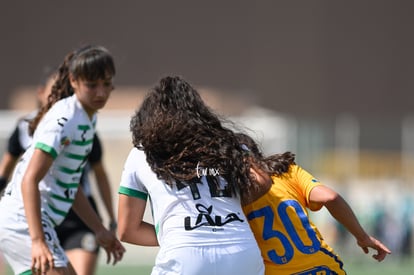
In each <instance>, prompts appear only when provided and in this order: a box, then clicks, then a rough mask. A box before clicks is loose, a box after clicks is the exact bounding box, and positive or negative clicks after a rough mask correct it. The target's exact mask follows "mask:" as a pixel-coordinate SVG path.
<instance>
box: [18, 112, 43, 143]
mask: <svg viewBox="0 0 414 275" xmlns="http://www.w3.org/2000/svg"><path fill="white" fill-rule="evenodd" d="M37 112H38V111H37V110H36V111H33V112H31V113H30V114H28V115H27V116H25V117H24V118H22V119H20V120H19V123H18V124H17V127H18V128H19V143H20V146H21V147H22V149H24V150H25V151H26V150H27V148H29V147H30V144H32V137H31V136H30V135H29V121H30V120H32V119H33V118H34V117H35V116H36V115H37Z"/></svg>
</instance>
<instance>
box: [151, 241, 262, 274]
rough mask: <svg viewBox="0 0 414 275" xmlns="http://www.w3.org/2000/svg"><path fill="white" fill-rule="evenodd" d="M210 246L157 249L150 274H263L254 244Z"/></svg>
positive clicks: (258, 254)
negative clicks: (167, 249)
mask: <svg viewBox="0 0 414 275" xmlns="http://www.w3.org/2000/svg"><path fill="white" fill-rule="evenodd" d="M246 243H247V242H246ZM248 245H249V244H247V245H246V244H242V245H228V246H226V245H214V246H213V245H211V246H199V247H180V248H175V249H170V250H169V251H165V250H163V249H162V248H161V249H160V251H159V253H158V255H157V257H156V260H155V266H154V267H153V269H152V273H151V275H167V274H168V275H194V274H197V275H229V274H237V275H262V274H264V265H263V259H262V256H261V255H260V251H259V250H258V248H257V245H251V247H248Z"/></svg>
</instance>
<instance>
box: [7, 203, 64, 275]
mask: <svg viewBox="0 0 414 275" xmlns="http://www.w3.org/2000/svg"><path fill="white" fill-rule="evenodd" d="M42 225H43V231H44V233H45V240H46V243H47V245H48V247H49V250H50V251H51V253H52V255H53V261H54V265H55V267H66V266H67V263H68V258H67V257H66V255H65V251H64V250H63V248H62V247H61V246H60V245H59V239H58V237H57V234H56V231H55V230H54V228H53V225H52V224H51V223H50V221H49V220H48V219H47V218H42ZM0 251H1V252H2V253H3V256H4V258H5V259H6V260H7V262H8V263H9V264H10V266H11V268H12V269H13V271H14V273H15V274H21V273H23V272H27V271H30V269H31V266H32V241H31V238H30V234H29V228H28V225H27V220H26V218H25V216H22V215H16V213H14V212H13V213H12V212H11V211H10V212H8V211H5V213H1V215H0Z"/></svg>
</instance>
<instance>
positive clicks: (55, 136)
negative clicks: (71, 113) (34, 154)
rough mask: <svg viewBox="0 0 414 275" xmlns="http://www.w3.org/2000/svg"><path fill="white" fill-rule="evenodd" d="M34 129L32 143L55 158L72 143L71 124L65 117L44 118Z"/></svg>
mask: <svg viewBox="0 0 414 275" xmlns="http://www.w3.org/2000/svg"><path fill="white" fill-rule="evenodd" d="M43 120H44V121H41V124H39V126H38V129H36V132H35V137H34V143H35V148H38V149H40V150H42V151H44V152H46V153H49V154H50V155H51V156H52V157H53V158H56V157H57V156H58V155H59V154H60V152H61V151H62V150H63V148H65V146H67V145H69V144H70V143H71V142H72V136H71V135H70V133H73V132H74V131H73V130H71V127H72V124H71V123H69V122H68V119H67V118H66V117H60V118H58V119H56V117H44V118H43Z"/></svg>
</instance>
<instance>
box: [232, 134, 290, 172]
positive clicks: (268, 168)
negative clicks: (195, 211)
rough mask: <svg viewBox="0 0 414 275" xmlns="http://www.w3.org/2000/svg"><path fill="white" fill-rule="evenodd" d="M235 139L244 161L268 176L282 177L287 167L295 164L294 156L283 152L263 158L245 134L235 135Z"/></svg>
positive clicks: (287, 169)
mask: <svg viewBox="0 0 414 275" xmlns="http://www.w3.org/2000/svg"><path fill="white" fill-rule="evenodd" d="M237 138H238V140H239V142H240V144H241V146H242V148H243V149H244V152H245V159H246V161H247V162H248V163H250V164H254V165H256V166H257V167H259V168H260V169H262V170H263V171H265V172H267V173H268V174H269V175H278V176H280V175H282V174H284V173H287V172H288V171H289V167H290V166H291V165H292V164H295V154H293V153H292V152H289V151H288V152H284V153H281V154H272V155H269V156H265V155H264V153H263V152H262V150H261V149H260V146H259V145H258V144H257V142H256V141H255V140H254V139H253V138H252V137H251V136H249V135H247V134H245V133H237Z"/></svg>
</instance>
